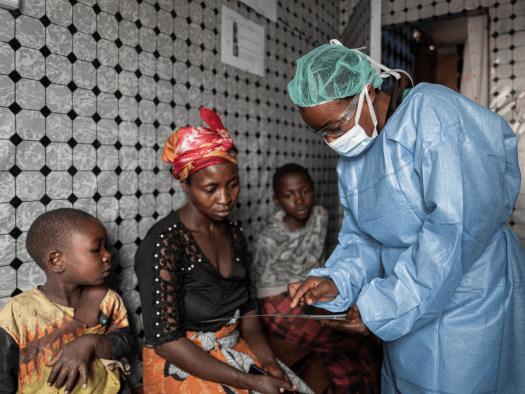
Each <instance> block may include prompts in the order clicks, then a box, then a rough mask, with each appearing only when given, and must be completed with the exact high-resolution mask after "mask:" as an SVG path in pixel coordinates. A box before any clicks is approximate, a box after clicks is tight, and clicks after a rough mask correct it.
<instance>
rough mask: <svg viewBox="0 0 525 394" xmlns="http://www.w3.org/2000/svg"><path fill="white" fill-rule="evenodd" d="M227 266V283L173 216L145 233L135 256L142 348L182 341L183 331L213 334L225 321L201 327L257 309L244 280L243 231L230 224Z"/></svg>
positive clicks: (245, 247) (173, 213)
mask: <svg viewBox="0 0 525 394" xmlns="http://www.w3.org/2000/svg"><path fill="white" fill-rule="evenodd" d="M228 233H229V237H230V243H231V246H232V259H233V261H232V265H231V270H230V274H229V276H228V277H227V278H225V277H223V276H222V275H221V273H220V272H219V271H218V270H217V269H216V268H215V267H214V266H213V265H212V264H211V262H210V261H209V260H208V259H207V258H206V256H204V254H203V253H202V251H201V249H200V248H199V245H198V244H197V242H196V241H195V238H193V235H192V234H191V232H190V231H189V230H187V229H186V227H184V224H182V223H181V221H180V219H179V213H178V211H177V212H172V213H170V214H169V215H168V216H166V217H165V218H164V219H162V220H160V221H159V222H158V223H156V224H155V225H154V226H153V227H151V229H150V230H149V232H148V234H147V235H146V238H145V239H144V240H143V241H142V243H141V244H140V246H139V248H138V250H137V253H136V255H135V272H136V273H137V277H138V280H139V287H140V299H141V303H142V306H141V308H142V320H143V324H144V333H145V345H146V346H148V347H152V346H154V345H160V344H163V343H166V342H171V341H174V340H177V339H179V338H180V337H184V336H185V335H186V331H204V332H209V331H212V332H215V331H218V330H220V329H221V328H222V327H223V326H224V325H225V324H226V323H227V321H222V322H216V323H204V324H203V323H201V322H202V321H205V320H210V319H215V318H218V317H225V316H232V315H233V314H234V313H235V310H236V309H240V311H241V314H244V313H246V312H249V311H251V310H254V309H256V305H257V299H256V295H255V293H254V292H253V291H252V289H251V285H250V282H249V275H248V266H249V254H248V250H247V245H246V239H245V238H244V236H243V234H242V229H241V228H240V227H239V226H238V225H236V224H235V223H232V222H229V224H228Z"/></svg>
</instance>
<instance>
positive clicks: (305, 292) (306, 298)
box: [288, 276, 339, 308]
mask: <svg viewBox="0 0 525 394" xmlns="http://www.w3.org/2000/svg"><path fill="white" fill-rule="evenodd" d="M288 293H290V297H291V298H292V303H291V304H290V307H291V308H295V307H296V306H297V305H301V306H302V305H304V304H305V303H307V304H308V305H312V304H313V303H314V302H328V301H332V300H333V299H335V297H337V295H338V294H339V290H338V289H337V286H336V285H335V283H334V281H333V280H332V279H330V278H319V277H317V276H308V277H307V278H306V280H305V281H304V282H295V283H290V284H289V285H288Z"/></svg>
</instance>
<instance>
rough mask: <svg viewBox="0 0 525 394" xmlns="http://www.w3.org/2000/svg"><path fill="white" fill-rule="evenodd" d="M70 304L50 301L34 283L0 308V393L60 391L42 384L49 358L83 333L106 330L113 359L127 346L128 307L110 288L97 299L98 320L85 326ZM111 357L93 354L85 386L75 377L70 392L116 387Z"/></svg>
mask: <svg viewBox="0 0 525 394" xmlns="http://www.w3.org/2000/svg"><path fill="white" fill-rule="evenodd" d="M74 316H75V309H74V308H68V307H65V306H61V305H57V304H55V303H53V302H51V301H50V300H49V299H48V298H47V297H46V296H45V295H44V293H42V292H41V291H40V290H38V288H37V287H35V288H33V289H31V290H29V291H25V292H23V293H22V294H19V295H17V296H16V297H13V298H12V299H11V300H10V301H9V302H8V303H7V304H6V305H5V306H4V307H3V308H2V310H1V311H0V382H1V384H0V394H4V393H5V394H14V393H17V394H33V393H39V394H41V393H63V392H64V390H65V388H66V385H65V384H64V385H63V386H62V388H61V389H60V390H58V391H57V389H56V388H55V387H54V386H50V387H48V386H47V380H48V377H49V374H50V372H51V367H47V366H46V364H47V363H49V362H50V361H51V359H52V358H53V356H54V355H56V354H57V353H58V352H59V351H60V349H61V348H62V347H64V346H65V345H66V344H68V343H69V342H71V341H73V340H75V339H76V338H78V337H80V336H82V335H84V334H99V335H107V337H108V338H109V339H110V341H111V344H112V345H113V357H114V358H115V359H118V358H120V357H122V356H123V355H124V354H125V353H127V352H128V351H129V350H130V348H131V343H132V337H131V334H130V332H129V324H128V317H127V311H126V308H125V307H124V303H123V302H122V299H121V298H120V297H119V295H118V294H116V293H115V292H114V291H112V290H109V289H108V292H107V294H106V296H105V297H104V299H103V300H102V302H101V303H100V314H99V324H98V325H96V326H95V327H87V326H86V325H85V324H83V323H81V322H79V321H77V320H75V319H74ZM110 362H111V360H102V359H95V360H94V361H93V363H92V365H91V368H92V371H93V372H94V377H95V378H94V379H89V380H88V385H87V387H86V388H85V389H83V388H82V384H81V382H80V381H78V382H77V384H76V385H75V386H74V388H73V390H72V391H71V394H77V393H78V394H80V393H82V394H99V393H100V394H103V393H104V394H114V393H118V392H119V390H120V375H119V374H120V372H119V370H118V368H115V369H114V370H113V371H110V370H109V369H107V368H106V365H107V364H109V363H110Z"/></svg>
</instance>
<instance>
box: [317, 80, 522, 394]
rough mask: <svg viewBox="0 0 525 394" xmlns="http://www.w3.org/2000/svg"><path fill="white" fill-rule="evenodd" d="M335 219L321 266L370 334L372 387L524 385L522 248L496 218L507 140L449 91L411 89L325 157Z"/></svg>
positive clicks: (503, 206)
mask: <svg viewBox="0 0 525 394" xmlns="http://www.w3.org/2000/svg"><path fill="white" fill-rule="evenodd" d="M337 172H338V174H339V194H340V199H341V203H342V205H343V207H344V220H343V226H342V228H341V232H340V233H339V245H338V246H337V248H336V249H335V251H334V253H333V254H332V255H331V256H330V258H329V259H328V261H327V262H326V268H321V269H316V270H313V271H311V272H310V275H315V276H321V277H331V278H332V279H333V280H334V282H335V284H336V285H337V288H338V289H339V291H340V294H339V296H337V298H336V299H335V300H334V301H331V302H327V303H316V304H315V305H316V306H319V307H322V308H326V309H328V310H330V311H332V312H341V311H346V310H348V309H349V308H350V307H351V306H352V305H353V304H354V303H355V302H356V300H357V306H358V307H359V310H360V312H361V316H362V319H363V322H364V323H365V324H366V325H367V327H368V328H369V329H370V330H371V331H372V332H373V333H374V334H376V335H377V336H378V337H379V338H381V339H383V340H384V341H385V342H384V353H385V358H384V364H383V370H382V392H383V393H388V394H390V393H392V394H394V393H399V392H401V393H422V394H423V393H425V394H428V393H442V394H445V393H446V394H467V393H476V394H481V393H486V394H488V393H502V394H514V393H516V394H522V393H525V360H524V357H525V339H524V338H525V319H524V299H525V287H524V282H525V253H524V251H523V249H522V246H521V244H520V242H519V240H518V238H517V237H516V235H515V234H514V232H513V231H512V230H511V229H509V228H508V227H506V225H505V223H506V222H507V220H508V218H509V216H510V214H511V212H512V209H513V207H514V203H515V201H516V198H517V196H518V192H519V188H520V179H521V178H520V170H519V166H518V153H517V144H516V136H515V135H514V133H513V132H512V130H511V129H510V127H509V126H508V125H507V123H506V122H505V120H504V119H503V118H501V117H500V116H499V115H496V114H495V113H493V112H491V111H489V110H487V109H486V108H483V107H481V106H480V105H478V104H476V103H474V102H472V101H470V100H469V99H467V98H465V97H464V96H462V95H460V94H457V93H455V92H453V91H452V90H450V89H448V88H445V87H442V86H438V85H431V84H420V85H418V86H416V87H415V88H414V89H412V91H411V92H410V93H409V95H408V96H407V97H406V98H405V99H404V100H403V102H402V103H401V105H400V107H398V109H397V110H396V111H395V112H394V114H393V115H392V116H391V118H390V119H389V120H388V122H387V124H386V125H385V127H384V128H383V130H382V132H381V133H380V134H379V136H378V137H377V138H376V139H375V140H374V142H373V144H372V145H371V146H370V147H369V148H368V149H367V150H365V151H364V152H363V153H361V154H360V155H358V156H357V157H354V158H345V157H342V158H341V159H340V160H339V163H338V165H337Z"/></svg>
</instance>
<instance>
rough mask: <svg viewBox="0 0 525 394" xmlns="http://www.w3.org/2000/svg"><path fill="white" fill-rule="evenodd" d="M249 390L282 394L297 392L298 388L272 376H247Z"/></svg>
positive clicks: (266, 393) (265, 393)
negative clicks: (284, 393) (286, 391)
mask: <svg viewBox="0 0 525 394" xmlns="http://www.w3.org/2000/svg"><path fill="white" fill-rule="evenodd" d="M246 376H247V379H248V381H247V383H246V386H245V387H248V390H254V391H258V392H259V393H263V394H281V393H283V392H284V391H285V390H288V391H295V390H296V389H297V388H296V387H295V385H293V384H291V383H290V382H288V381H286V380H283V379H278V378H276V377H275V376H272V375H253V374H246Z"/></svg>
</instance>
